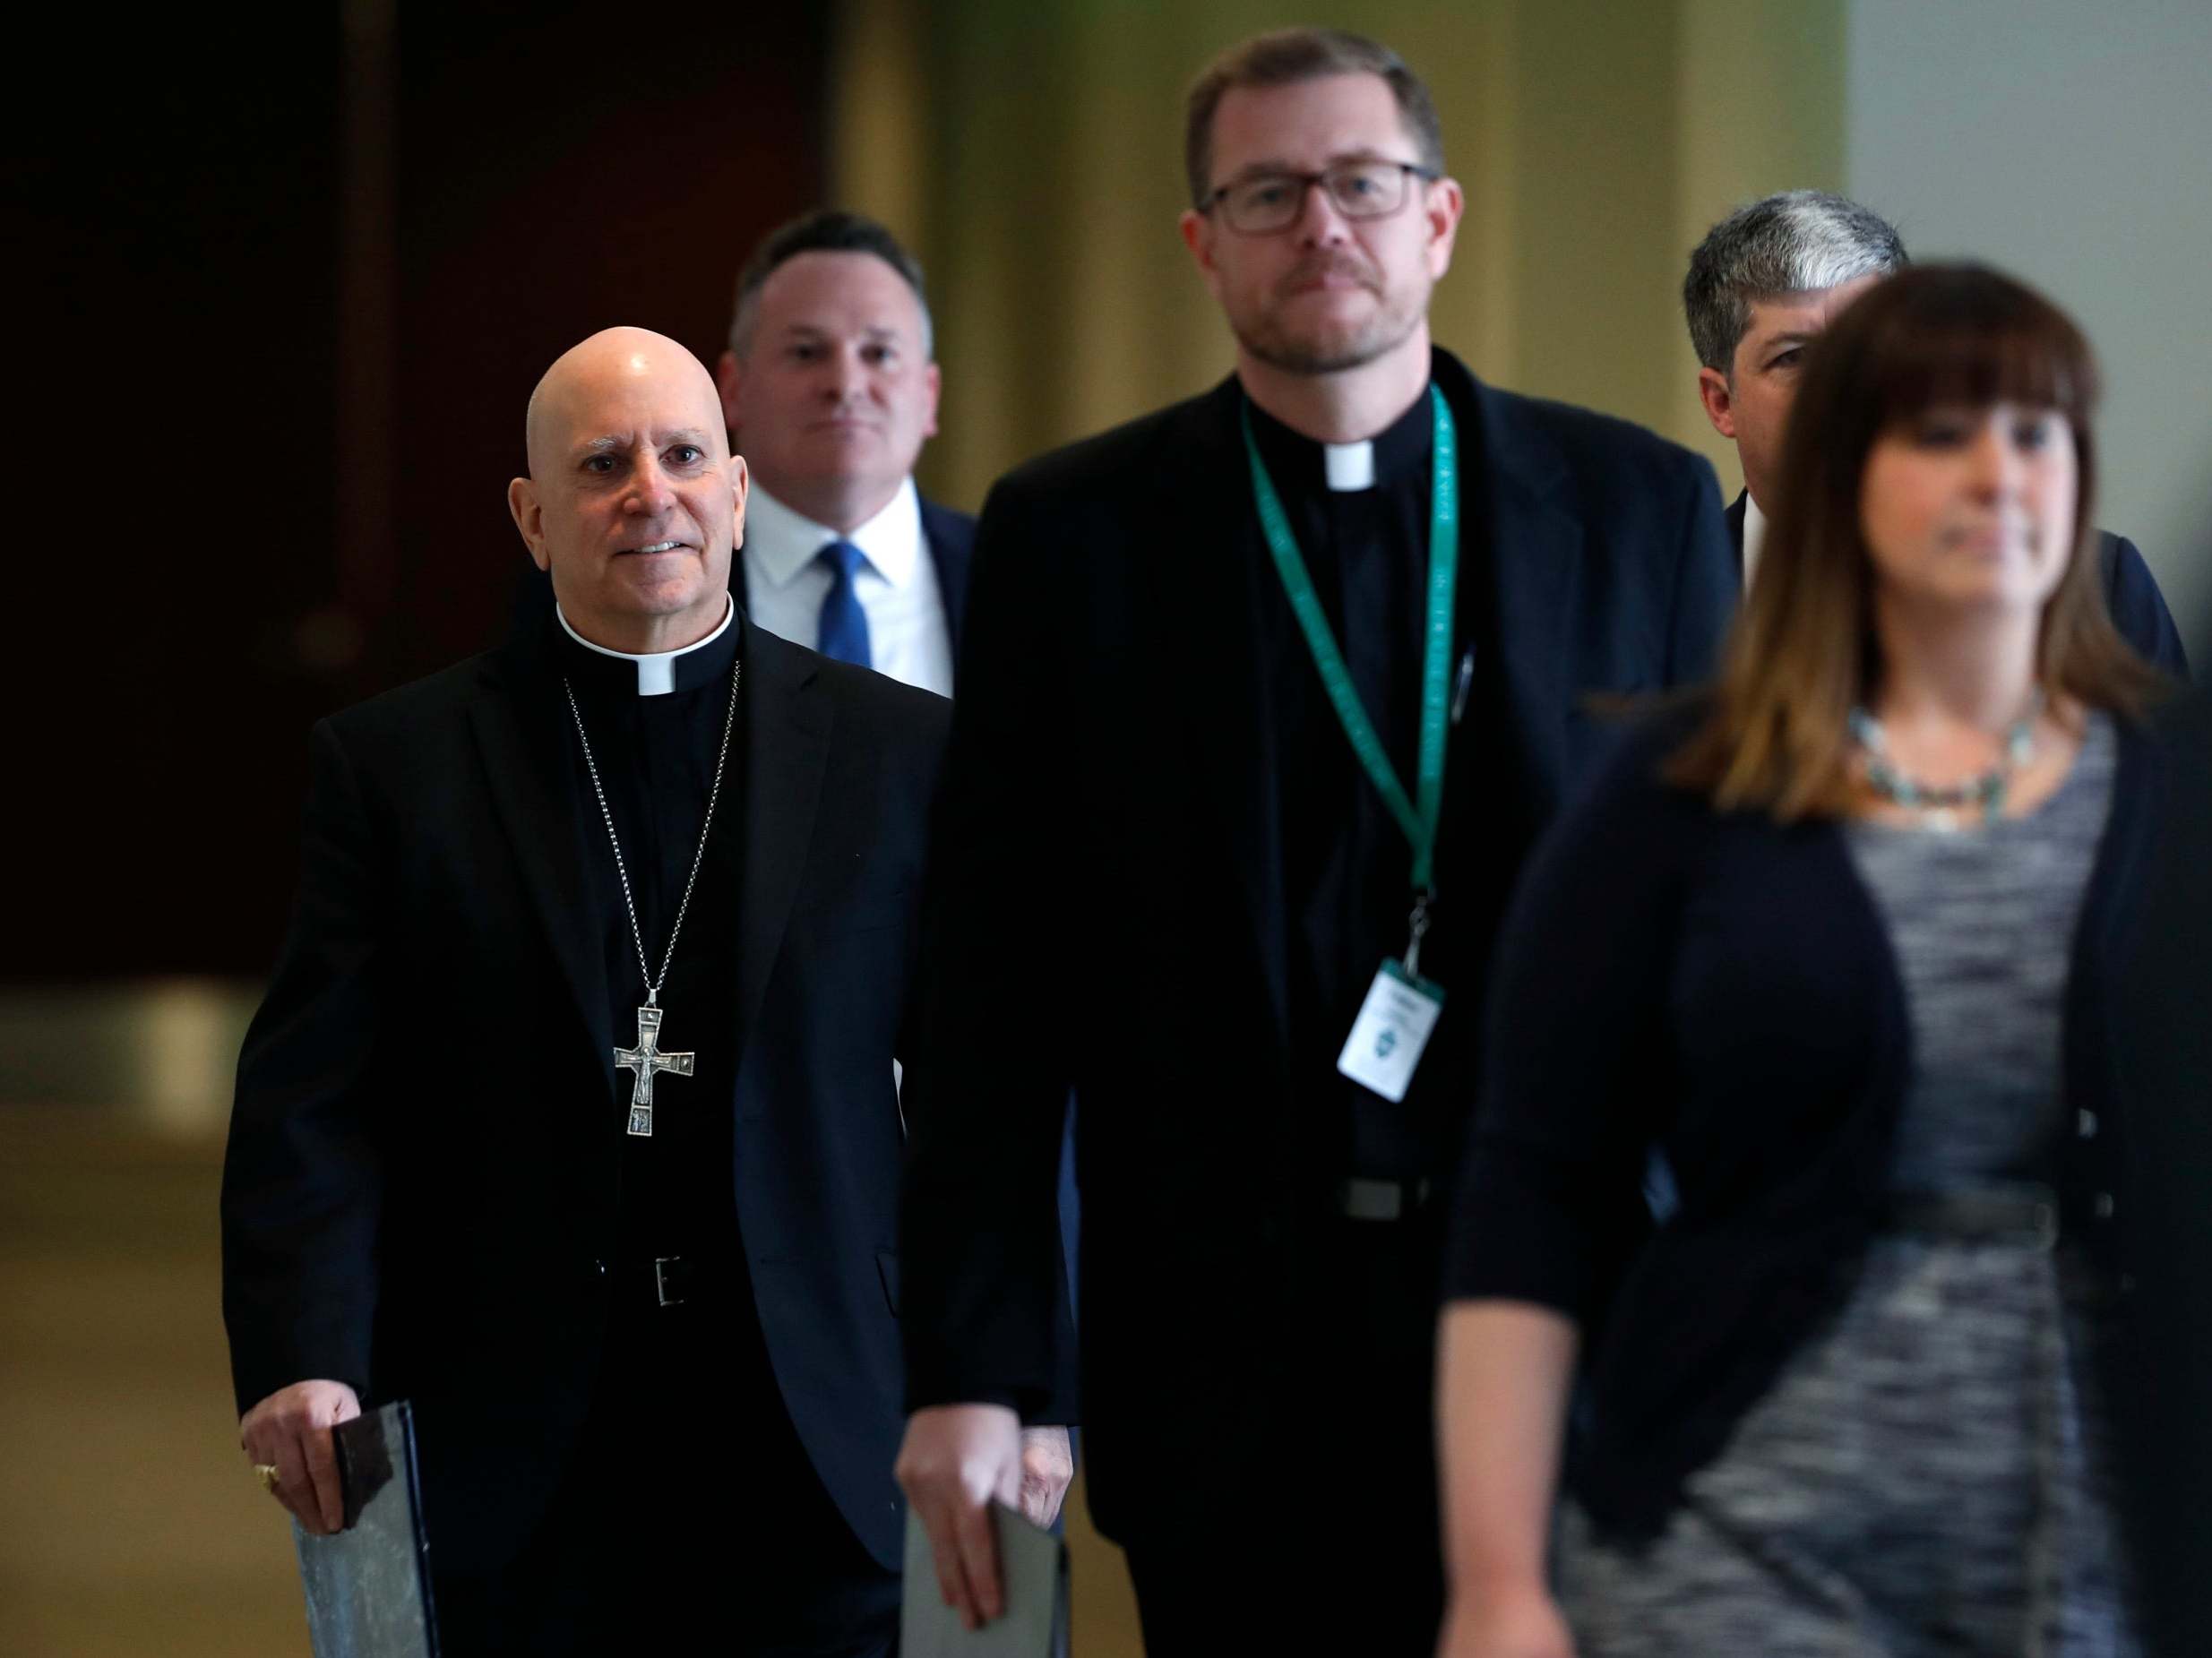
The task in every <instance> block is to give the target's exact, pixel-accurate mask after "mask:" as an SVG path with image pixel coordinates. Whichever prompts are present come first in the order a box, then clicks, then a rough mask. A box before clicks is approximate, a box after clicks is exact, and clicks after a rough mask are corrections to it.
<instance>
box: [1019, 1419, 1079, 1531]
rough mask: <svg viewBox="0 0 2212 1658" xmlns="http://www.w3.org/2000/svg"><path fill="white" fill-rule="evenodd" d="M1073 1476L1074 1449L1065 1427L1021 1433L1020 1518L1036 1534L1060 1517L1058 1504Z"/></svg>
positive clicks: (1065, 1493) (1066, 1491)
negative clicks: (1031, 1527)
mask: <svg viewBox="0 0 2212 1658" xmlns="http://www.w3.org/2000/svg"><path fill="white" fill-rule="evenodd" d="M1074 1477H1075V1448H1074V1446H1072V1444H1070V1443H1069V1441H1068V1430H1066V1429H1065V1428H1024V1429H1023V1430H1021V1517H1022V1518H1023V1519H1025V1520H1027V1521H1029V1524H1030V1525H1034V1526H1036V1527H1037V1529H1038V1530H1039V1531H1042V1530H1044V1529H1046V1527H1048V1526H1050V1525H1052V1523H1053V1522H1054V1520H1056V1519H1058V1518H1059V1517H1060V1502H1061V1499H1063V1498H1064V1497H1065V1496H1066V1495H1067V1494H1068V1482H1069V1481H1070V1480H1072V1479H1073V1478H1074Z"/></svg>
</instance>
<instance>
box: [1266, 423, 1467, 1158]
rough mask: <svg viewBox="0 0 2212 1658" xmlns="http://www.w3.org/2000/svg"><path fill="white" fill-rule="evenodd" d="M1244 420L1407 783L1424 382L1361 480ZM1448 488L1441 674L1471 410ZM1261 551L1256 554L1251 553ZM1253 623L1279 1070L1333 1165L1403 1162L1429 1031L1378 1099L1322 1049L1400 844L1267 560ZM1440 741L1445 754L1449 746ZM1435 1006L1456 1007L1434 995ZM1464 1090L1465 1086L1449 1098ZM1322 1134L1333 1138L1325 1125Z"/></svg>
mask: <svg viewBox="0 0 2212 1658" xmlns="http://www.w3.org/2000/svg"><path fill="white" fill-rule="evenodd" d="M1251 412H1252V434H1253V437H1254V439H1255V441H1256V442H1258V444H1259V448H1260V453H1261V459H1262V460H1264V461H1265V462H1266V464H1267V468H1268V474H1269V477H1270V479H1271V480H1272V481H1273V483H1274V485H1275V490H1276V493H1277V494H1278V495H1279V496H1280V497H1281V499H1282V503H1283V509H1284V512H1285V514H1286V516H1287V518H1288V520H1289V521H1290V527H1291V533H1292V534H1293V535H1294V536H1295V537H1296V538H1297V543H1298V551H1299V554H1300V555H1301V556H1302V557H1303V558H1304V561H1305V566H1306V570H1307V572H1308V574H1309V575H1310V576H1311V577H1312V578H1313V587H1314V590H1315V593H1316V595H1317V596H1318V597H1319V598H1320V600H1321V608H1322V609H1323V611H1324V612H1325V613H1326V614H1328V617H1329V622H1330V627H1331V629H1332V630H1333V631H1335V634H1336V638H1337V643H1338V648H1339V649H1341V650H1342V652H1343V654H1344V659H1345V664H1346V666H1347V669H1348V670H1349V672H1350V674H1351V676H1352V683H1353V684H1354V685H1355V686H1356V688H1357V689H1358V692H1359V697H1360V701H1361V703H1362V705H1363V706H1364V708H1365V709H1366V710H1367V717H1368V718H1369V719H1370V720H1371V721H1372V722H1373V725H1374V727H1375V731H1376V734H1377V735H1379V736H1380V737H1381V741H1382V744H1383V747H1384V749H1385V751H1386V752H1388V753H1389V755H1390V764H1391V765H1392V767H1393V768H1395V769H1396V770H1397V772H1398V776H1399V782H1400V783H1401V784H1402V785H1403V786H1405V789H1406V793H1407V796H1408V798H1411V797H1413V796H1414V795H1415V794H1416V773H1415V767H1416V761H1417V760H1418V755H1419V747H1420V726H1421V669H1422V647H1423V633H1424V626H1425V622H1426V612H1427V606H1428V581H1429V561H1428V548H1429V527H1430V514H1431V500H1430V486H1431V480H1432V477H1433V468H1432V465H1431V461H1432V446H1433V415H1432V413H1431V410H1430V405H1429V396H1428V391H1427V389H1426V388H1424V389H1423V391H1422V394H1421V396H1419V397H1418V398H1416V399H1415V400H1414V402H1413V404H1412V406H1411V407H1410V408H1407V410H1406V412H1405V413H1404V414H1403V415H1401V416H1400V417H1399V418H1398V419H1397V420H1395V421H1393V422H1392V423H1391V424H1390V426H1388V427H1387V428H1385V429H1384V430H1383V431H1382V432H1381V433H1379V434H1376V436H1375V437H1374V439H1373V485H1371V486H1370V487H1368V488H1365V489H1359V490H1339V489H1332V488H1331V487H1330V485H1329V481H1328V477H1327V470H1326V457H1325V454H1324V447H1323V445H1321V444H1320V443H1317V442H1314V441H1313V439H1311V438H1308V437H1305V436H1304V435H1302V434H1298V433H1296V432H1294V431H1292V430H1291V429H1290V428H1289V427H1287V426H1286V425H1282V424H1281V423H1280V422H1279V421H1277V420H1275V419H1274V418H1273V417H1270V416H1269V415H1267V414H1265V413H1263V412H1262V411H1261V409H1259V408H1257V407H1256V406H1255V407H1252V410H1251ZM1453 414H1454V416H1455V418H1456V425H1457V428H1458V430H1457V433H1456V437H1457V442H1458V446H1459V477H1460V478H1461V480H1462V483H1461V492H1462V499H1461V501H1460V504H1459V583H1458V591H1457V596H1456V599H1455V611H1456V620H1455V627H1454V637H1453V649H1452V661H1451V679H1452V682H1453V683H1454V684H1455V685H1456V684H1457V683H1458V679H1459V663H1460V659H1461V657H1462V655H1463V654H1464V652H1465V650H1466V648H1467V644H1466V640H1465V638H1464V637H1463V635H1465V634H1466V632H1467V618H1468V617H1469V616H1470V615H1471V614H1474V612H1475V610H1476V605H1475V603H1474V597H1475V594H1476V591H1477V590H1478V589H1479V588H1480V585H1481V584H1480V581H1479V580H1478V572H1479V571H1480V570H1481V568H1482V563H1483V557H1484V548H1483V546H1482V545H1481V540H1480V524H1481V518H1480V515H1479V514H1478V513H1477V512H1476V511H1474V507H1475V504H1476V503H1475V501H1474V499H1473V491H1472V490H1471V489H1469V487H1468V483H1467V481H1468V480H1469V479H1470V477H1473V476H1474V475H1476V460H1477V457H1476V456H1475V455H1474V454H1473V453H1472V446H1473V442H1474V425H1475V423H1474V420H1473V419H1472V417H1471V412H1470V411H1468V410H1465V409H1459V408H1455V409H1454V410H1453ZM1262 556H1264V554H1263V555H1262ZM1259 589H1260V593H1261V638H1262V640H1263V641H1264V642H1263V645H1262V661H1263V664H1264V674H1265V678H1266V694H1267V698H1268V701H1269V706H1270V709H1271V712H1272V716H1273V725H1274V729H1275V755H1276V773H1277V798H1278V801H1279V802H1280V803H1281V811H1280V821H1281V836H1282V855H1283V874H1284V893H1283V902H1284V909H1285V914H1286V915H1287V918H1288V922H1289V925H1288V927H1287V929H1286V936H1287V939H1288V940H1289V949H1290V977H1289V993H1290V1016H1291V1017H1290V1027H1291V1031H1292V1042H1293V1044H1294V1047H1295V1065H1294V1075H1295V1078H1297V1084H1296V1086H1297V1087H1298V1090H1299V1094H1300V1099H1299V1104H1300V1107H1301V1110H1302V1113H1303V1115H1304V1118H1305V1120H1306V1121H1308V1122H1309V1123H1310V1124H1312V1125H1313V1126H1314V1127H1315V1128H1316V1129H1317V1130H1318V1131H1319V1133H1320V1134H1321V1137H1322V1138H1323V1140H1324V1142H1325V1144H1326V1142H1328V1141H1330V1140H1331V1139H1332V1138H1337V1139H1338V1149H1337V1150H1336V1151H1333V1152H1331V1151H1329V1150H1327V1149H1324V1153H1323V1155H1324V1156H1325V1157H1326V1158H1327V1159H1328V1162H1329V1164H1330V1167H1331V1168H1332V1169H1333V1170H1334V1171H1335V1172H1336V1173H1338V1174H1341V1175H1362V1176H1368V1177H1374V1178H1383V1179H1398V1180H1414V1179H1417V1178H1419V1177H1421V1176H1424V1175H1425V1174H1426V1173H1428V1172H1429V1171H1430V1170H1431V1169H1433V1168H1434V1167H1435V1166H1436V1156H1435V1153H1434V1150H1433V1146H1434V1143H1435V1139H1436V1137H1437V1135H1438V1133H1439V1132H1440V1127H1439V1125H1440V1124H1442V1123H1445V1122H1449V1121H1453V1120H1454V1118H1453V1112H1452V1106H1453V1103H1452V1102H1450V1101H1449V1100H1445V1099H1442V1098H1441V1097H1439V1096H1438V1095H1437V1093H1436V1092H1435V1090H1436V1089H1437V1086H1438V1085H1437V1076H1436V1073H1437V1072H1438V1071H1439V1070H1441V1069H1442V1068H1441V1067H1439V1066H1438V1065H1436V1064H1435V1063H1434V1062H1433V1061H1434V1060H1435V1052H1436V1045H1437V1044H1435V1043H1434V1042H1432V1043H1431V1044H1430V1051H1429V1053H1428V1055H1427V1056H1426V1057H1424V1060H1423V1061H1422V1064H1421V1066H1420V1067H1419V1068H1418V1069H1417V1070H1416V1072H1415V1074H1414V1080H1413V1085H1412V1087H1411V1088H1410V1089H1409V1090H1408V1092H1407V1096H1406V1099H1405V1101H1404V1103H1403V1104H1391V1103H1390V1101H1388V1100H1386V1099H1384V1098H1383V1097H1382V1096H1381V1095H1378V1094H1375V1093H1373V1092H1372V1091H1371V1090H1369V1089H1367V1088H1364V1087H1361V1086H1360V1085H1359V1084H1358V1083H1356V1082H1353V1081H1351V1080H1350V1079H1349V1078H1346V1077H1344V1076H1343V1075H1341V1074H1340V1073H1339V1072H1338V1070H1337V1055H1338V1052H1340V1051H1341V1050H1342V1048H1343V1045H1344V1039H1345V1037H1346V1036H1347V1035H1349V1034H1350V1032H1351V1028H1352V1021H1353V1019H1354V1018H1355V1017H1356V1015H1357V1013H1358V1011H1359V1007H1360V1003H1361V1002H1362V1001H1364V999H1365V997H1366V994H1367V990H1368V987H1369V985H1370V984H1373V980H1374V975H1375V972H1376V970H1377V969H1378V968H1379V967H1380V966H1381V965H1382V962H1383V960H1384V958H1386V957H1398V956H1401V955H1402V954H1403V953H1404V951H1405V949H1406V943H1407V924H1408V920H1409V917H1410V915H1411V912H1412V908H1413V887H1412V872H1413V846H1412V844H1411V843H1410V842H1409V841H1408V840H1407V838H1406V836H1405V832H1404V831H1403V830H1402V829H1399V824H1398V820H1397V819H1396V818H1394V817H1393V816H1392V815H1391V813H1390V808H1389V807H1388V806H1387V805H1385V804H1384V803H1383V801H1382V796H1381V795H1380V794H1379V793H1378V792H1377V791H1376V789H1375V787H1374V786H1373V783H1371V782H1370V781H1369V780H1368V778H1367V776H1366V773H1365V771H1364V769H1362V768H1361V766H1360V763H1359V760H1358V759H1357V757H1356V755H1354V753H1353V752H1352V745H1351V742H1350V740H1349V739H1348V738H1347V736H1346V735H1345V733H1344V728H1343V726H1342V724H1341V723H1340V722H1339V721H1338V717H1337V715H1336V711H1335V709H1333V708H1332V707H1331V706H1330V701H1329V697H1328V693H1327V692H1326V691H1325V690H1324V689H1323V688H1322V685H1321V675H1320V673H1319V671H1318V670H1317V669H1316V668H1315V666H1314V665H1313V653H1312V652H1311V651H1310V650H1309V649H1307V646H1306V643H1305V639H1304V634H1303V633H1302V632H1301V631H1299V628H1298V623H1297V619H1296V617H1295V615H1294V614H1293V613H1292V611H1291V608H1290V603H1289V600H1288V598H1287V597H1286V595H1285V594H1284V591H1283V587H1282V583H1281V581H1280V580H1278V578H1277V576H1276V573H1275V571H1274V568H1273V563H1272V561H1271V560H1270V561H1269V563H1268V567H1267V568H1266V569H1265V570H1264V571H1262V572H1261V577H1260V580H1259ZM1465 749H1466V745H1465V744H1462V743H1457V742H1453V743H1449V744H1448V752H1449V754H1450V760H1451V762H1452V764H1453V765H1455V766H1457V765H1464V764H1466V763H1467V753H1466V752H1465ZM1450 874H1451V872H1450V866H1449V863H1448V861H1447V860H1445V859H1444V858H1443V857H1442V855H1441V853H1440V855H1439V857H1438V860H1437V869H1436V871H1435V874H1434V880H1433V884H1434V889H1435V891H1436V902H1435V904H1434V906H1433V921H1434V925H1435V928H1436V932H1433V933H1432V935H1431V938H1430V941H1429V942H1428V943H1427V945H1425V946H1424V950H1425V951H1426V952H1427V953H1426V954H1425V955H1424V971H1432V970H1433V967H1434V965H1435V963H1436V961H1437V960H1438V959H1439V951H1440V949H1441V950H1442V953H1443V954H1444V955H1445V956H1447V957H1448V956H1449V955H1450V950H1449V947H1448V941H1445V940H1443V939H1442V937H1441V936H1440V935H1441V934H1442V931H1443V929H1445V928H1446V927H1448V926H1450V924H1451V921H1452V912H1451V907H1450ZM1450 989H1451V987H1450V984H1446V985H1445V991H1446V1005H1447V1013H1446V1017H1448V1018H1452V1017H1464V1015H1465V1014H1466V1013H1467V1011H1469V1010H1468V1009H1459V1008H1455V1007H1453V1006H1451V1002H1450ZM1458 1104H1459V1106H1461V1107H1464V1104H1465V1102H1464V1101H1460V1102H1459V1103H1458ZM1338 1137H1340V1138H1338Z"/></svg>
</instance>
